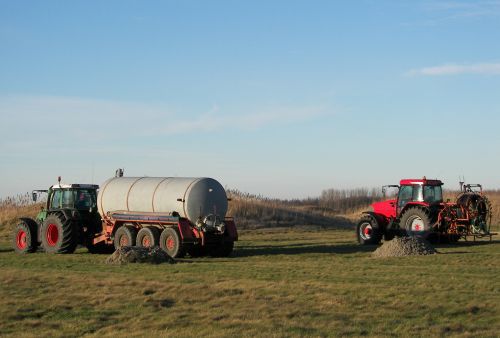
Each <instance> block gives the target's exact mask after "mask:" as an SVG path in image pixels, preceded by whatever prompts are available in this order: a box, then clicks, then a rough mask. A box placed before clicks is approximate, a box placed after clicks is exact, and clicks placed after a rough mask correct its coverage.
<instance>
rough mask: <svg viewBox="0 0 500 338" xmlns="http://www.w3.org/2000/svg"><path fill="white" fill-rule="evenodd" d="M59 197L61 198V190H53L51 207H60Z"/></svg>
mask: <svg viewBox="0 0 500 338" xmlns="http://www.w3.org/2000/svg"><path fill="white" fill-rule="evenodd" d="M61 198H62V191H61V190H55V191H54V193H53V194H52V203H51V206H52V208H53V209H59V208H61Z"/></svg>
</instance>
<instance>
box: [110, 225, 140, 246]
mask: <svg viewBox="0 0 500 338" xmlns="http://www.w3.org/2000/svg"><path fill="white" fill-rule="evenodd" d="M136 238H137V229H136V228H134V227H133V226H132V225H122V226H121V227H119V228H118V230H116V232H115V238H114V239H113V244H114V247H115V249H119V248H121V247H122V246H135V241H136Z"/></svg>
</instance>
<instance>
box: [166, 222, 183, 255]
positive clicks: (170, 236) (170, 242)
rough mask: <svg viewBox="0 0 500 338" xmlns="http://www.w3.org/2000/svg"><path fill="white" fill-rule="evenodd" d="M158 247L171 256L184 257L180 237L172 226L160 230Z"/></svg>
mask: <svg viewBox="0 0 500 338" xmlns="http://www.w3.org/2000/svg"><path fill="white" fill-rule="evenodd" d="M160 248H162V249H163V251H165V252H166V253H167V254H168V255H169V256H170V257H172V258H179V257H184V248H183V246H182V242H181V237H180V236H179V232H178V231H177V230H175V229H173V228H165V229H164V230H163V231H162V232H161V236H160Z"/></svg>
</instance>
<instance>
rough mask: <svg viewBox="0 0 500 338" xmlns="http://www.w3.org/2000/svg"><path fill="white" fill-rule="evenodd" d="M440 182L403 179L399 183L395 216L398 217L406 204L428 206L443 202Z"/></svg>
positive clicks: (441, 183) (424, 179)
mask: <svg viewBox="0 0 500 338" xmlns="http://www.w3.org/2000/svg"><path fill="white" fill-rule="evenodd" d="M442 185H443V182H441V181H440V180H428V179H426V178H425V177H424V178H423V179H404V180H401V181H400V183H399V192H398V198H397V204H396V214H397V215H400V214H401V211H403V210H404V209H405V208H406V207H407V206H408V204H412V205H423V206H430V205H435V204H439V203H442V202H443V191H442V188H441V186H442Z"/></svg>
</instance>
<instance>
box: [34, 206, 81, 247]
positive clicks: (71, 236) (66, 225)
mask: <svg viewBox="0 0 500 338" xmlns="http://www.w3.org/2000/svg"><path fill="white" fill-rule="evenodd" d="M40 235H41V239H42V247H43V249H44V250H45V252H47V253H62V254H67V253H73V252H74V251H75V249H76V246H77V244H78V229H77V228H76V226H75V225H74V224H73V222H72V221H71V220H64V217H63V216H62V215H59V216H58V214H52V215H49V216H47V218H46V219H45V221H44V222H43V224H42V229H41V232H40Z"/></svg>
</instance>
